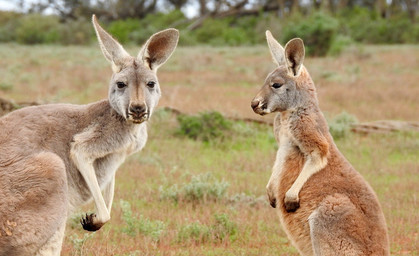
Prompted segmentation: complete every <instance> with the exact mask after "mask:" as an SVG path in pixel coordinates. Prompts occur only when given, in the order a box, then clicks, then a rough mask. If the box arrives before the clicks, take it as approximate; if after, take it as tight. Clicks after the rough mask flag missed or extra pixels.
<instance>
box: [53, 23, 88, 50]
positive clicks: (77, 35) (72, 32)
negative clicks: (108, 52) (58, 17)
mask: <svg viewBox="0 0 419 256" xmlns="http://www.w3.org/2000/svg"><path fill="white" fill-rule="evenodd" d="M58 33H59V37H60V43H61V44H64V45H69V44H72V45H73V44H75V45H84V44H88V43H90V41H91V39H92V38H93V36H94V31H93V28H92V25H91V23H90V21H87V20H86V19H84V18H80V19H77V20H69V21H67V22H65V23H61V24H60V25H59V27H58Z"/></svg>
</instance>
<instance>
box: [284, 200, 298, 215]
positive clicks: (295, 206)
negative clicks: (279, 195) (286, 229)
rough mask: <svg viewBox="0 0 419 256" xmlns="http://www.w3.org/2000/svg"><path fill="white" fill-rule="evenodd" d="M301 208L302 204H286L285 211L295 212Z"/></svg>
mask: <svg viewBox="0 0 419 256" xmlns="http://www.w3.org/2000/svg"><path fill="white" fill-rule="evenodd" d="M299 207H300V203H299V202H298V201H296V202H285V210H286V211H287V212H295V211H296V210H297V209H298V208H299Z"/></svg>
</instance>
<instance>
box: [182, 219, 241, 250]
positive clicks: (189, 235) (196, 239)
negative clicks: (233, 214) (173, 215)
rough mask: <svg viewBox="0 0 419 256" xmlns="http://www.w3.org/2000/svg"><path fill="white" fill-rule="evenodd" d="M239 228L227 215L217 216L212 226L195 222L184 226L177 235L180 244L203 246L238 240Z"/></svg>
mask: <svg viewBox="0 0 419 256" xmlns="http://www.w3.org/2000/svg"><path fill="white" fill-rule="evenodd" d="M237 234H238V226H237V224H236V223H235V222H233V221H232V220H230V218H229V217H228V215H227V214H224V213H223V214H215V215H214V223H213V224H212V225H210V226H207V225H204V224H201V223H200V222H194V223H191V224H188V225H186V226H182V227H181V228H180V229H179V231H178V234H177V238H176V241H177V242H178V243H195V244H202V243H206V242H212V243H220V242H224V241H226V240H229V241H234V240H236V238H237Z"/></svg>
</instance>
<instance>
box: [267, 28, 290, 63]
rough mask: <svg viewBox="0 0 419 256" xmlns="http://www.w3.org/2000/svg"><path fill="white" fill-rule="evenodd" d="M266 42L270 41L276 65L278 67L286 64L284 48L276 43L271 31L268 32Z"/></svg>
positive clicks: (269, 44)
mask: <svg viewBox="0 0 419 256" xmlns="http://www.w3.org/2000/svg"><path fill="white" fill-rule="evenodd" d="M266 40H267V41H268V46H269V49H270V50H271V55H272V58H273V60H274V63H276V64H277V65H278V66H280V65H283V64H285V55H284V48H283V47H282V46H281V45H280V44H279V43H278V41H276V39H275V38H274V37H273V36H272V34H271V31H269V30H266Z"/></svg>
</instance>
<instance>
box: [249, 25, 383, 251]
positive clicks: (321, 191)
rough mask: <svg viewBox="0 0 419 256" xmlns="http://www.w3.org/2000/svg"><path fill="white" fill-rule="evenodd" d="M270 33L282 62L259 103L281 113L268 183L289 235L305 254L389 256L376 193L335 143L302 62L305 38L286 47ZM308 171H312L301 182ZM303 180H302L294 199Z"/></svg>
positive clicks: (258, 106) (272, 46) (265, 110)
mask: <svg viewBox="0 0 419 256" xmlns="http://www.w3.org/2000/svg"><path fill="white" fill-rule="evenodd" d="M267 38H268V45H269V47H270V49H271V52H272V56H273V57H274V60H275V61H276V62H277V64H278V68H277V69H276V70H274V71H273V72H272V73H271V74H270V75H269V76H268V77H267V79H266V81H265V85H264V86H263V87H262V89H261V90H260V92H259V93H258V94H257V96H256V97H255V99H254V100H253V102H252V107H253V109H254V111H255V112H256V113H258V114H262V115H263V114H267V113H271V112H279V113H278V115H277V117H276V118H275V123H274V133H275V138H276V139H277V141H278V144H279V145H280V148H279V149H278V154H277V159H276V162H275V165H274V168H273V174H272V176H271V179H270V181H269V183H268V186H267V190H268V196H269V199H270V201H271V205H272V206H273V207H278V213H279V217H280V221H281V224H282V226H283V227H284V229H285V231H286V233H287V235H288V237H289V238H290V240H291V241H292V243H293V244H294V246H295V247H296V248H297V249H298V250H299V252H300V253H301V254H302V255H342V256H343V255H389V242H388V235H387V227H386V223H385V219H384V215H383V213H382V210H381V208H380V204H379V202H378V199H377V196H376V195H375V193H374V191H373V190H372V188H371V187H370V186H369V185H368V183H367V182H366V181H365V180H364V179H363V178H362V176H361V175H360V174H359V173H358V172H357V171H356V170H355V169H354V168H353V167H352V166H351V165H350V163H349V162H348V161H347V160H346V159H345V157H344V156H343V155H342V154H341V153H340V152H339V150H338V149H337V147H336V145H335V143H334V142H333V138H332V136H331V135H330V133H329V131H328V126H327V122H326V120H325V118H324V116H323V114H322V113H321V111H320V109H319V107H318V101H317V96H316V91H315V87H314V83H313V81H312V79H311V77H310V75H309V73H308V72H307V70H306V69H305V68H304V66H302V60H303V59H304V46H303V44H302V41H301V40H300V39H298V40H296V39H294V40H291V41H290V42H289V43H288V44H287V45H286V46H285V49H284V48H282V47H281V46H280V45H279V44H278V43H277V42H276V40H274V39H273V37H272V35H271V34H270V33H269V32H267ZM298 66H300V68H298ZM296 67H297V68H296ZM275 83H281V86H278V85H275ZM283 140H284V141H283ZM303 172H306V173H305V174H304V173H303ZM303 176H307V177H308V178H307V179H300V181H299V182H297V180H298V178H301V177H303ZM301 181H303V183H301ZM297 183H299V184H302V187H301V189H297V195H296V198H292V197H290V196H289V194H291V195H292V194H293V193H294V192H295V189H294V190H292V187H294V186H295V185H296V184H297ZM297 188H299V186H297ZM290 192H293V193H290Z"/></svg>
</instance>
